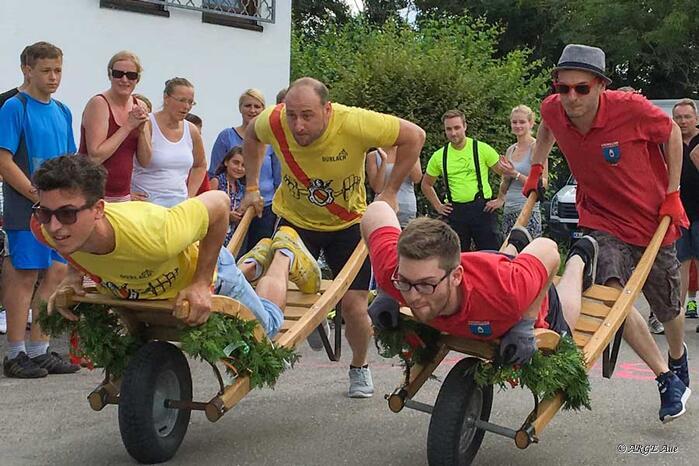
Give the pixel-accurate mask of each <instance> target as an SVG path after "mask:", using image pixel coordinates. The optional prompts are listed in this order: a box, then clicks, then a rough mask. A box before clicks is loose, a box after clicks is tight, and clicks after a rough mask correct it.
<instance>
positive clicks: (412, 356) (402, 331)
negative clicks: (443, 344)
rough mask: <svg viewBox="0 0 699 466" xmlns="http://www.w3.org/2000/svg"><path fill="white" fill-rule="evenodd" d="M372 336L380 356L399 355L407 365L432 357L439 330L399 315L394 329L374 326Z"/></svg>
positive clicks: (425, 361)
mask: <svg viewBox="0 0 699 466" xmlns="http://www.w3.org/2000/svg"><path fill="white" fill-rule="evenodd" d="M408 335H410V336H408ZM415 337H417V339H416V338H415ZM374 338H375V340H376V347H377V349H378V351H379V355H380V356H381V357H384V358H393V357H395V356H399V357H400V358H401V360H402V361H403V363H404V364H406V367H407V366H412V365H413V364H414V363H416V364H425V363H427V362H429V361H431V360H432V359H433V358H434V356H435V355H436V354H437V340H438V339H439V331H438V330H436V329H434V328H432V327H429V326H427V325H423V324H420V323H418V322H416V321H414V320H411V319H406V318H404V317H402V316H401V317H400V319H399V321H398V327H396V328H395V329H391V330H379V329H377V328H374Z"/></svg>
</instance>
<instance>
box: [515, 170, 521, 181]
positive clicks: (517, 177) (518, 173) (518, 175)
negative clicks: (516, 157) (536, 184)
mask: <svg viewBox="0 0 699 466" xmlns="http://www.w3.org/2000/svg"><path fill="white" fill-rule="evenodd" d="M520 176H522V174H521V173H520V172H517V175H516V176H515V181H519V177H520Z"/></svg>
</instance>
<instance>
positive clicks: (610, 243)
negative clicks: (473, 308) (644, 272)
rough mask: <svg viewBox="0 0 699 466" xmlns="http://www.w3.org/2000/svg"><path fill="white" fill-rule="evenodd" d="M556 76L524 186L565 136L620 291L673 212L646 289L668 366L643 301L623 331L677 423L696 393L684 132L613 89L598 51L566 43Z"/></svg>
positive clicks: (587, 220)
mask: <svg viewBox="0 0 699 466" xmlns="http://www.w3.org/2000/svg"><path fill="white" fill-rule="evenodd" d="M553 81H554V82H553V87H554V90H555V94H553V95H551V96H549V97H547V98H546V99H545V100H544V101H543V102H542V104H541V118H542V122H541V125H540V126H539V131H538V134H537V137H536V147H535V149H534V153H533V155H532V171H531V174H530V176H529V178H528V179H527V183H526V184H525V186H524V190H523V193H524V194H525V195H526V194H528V193H529V192H531V191H532V190H534V189H536V183H537V181H538V179H539V178H540V175H541V172H542V170H543V169H542V164H543V163H544V162H545V161H546V158H547V157H548V154H549V152H550V151H551V148H552V147H553V143H554V142H557V143H558V147H559V148H560V149H561V152H563V155H564V156H565V158H566V160H567V161H568V165H569V166H570V171H571V173H572V174H573V175H574V176H575V178H576V180H577V182H578V187H577V199H576V205H577V209H578V213H579V215H580V221H579V225H580V226H581V227H583V228H584V229H586V231H588V232H589V234H590V235H591V236H593V237H594V238H595V239H596V240H597V242H598V243H599V247H600V263H599V268H598V270H597V283H600V284H604V285H607V286H611V287H614V288H618V289H621V288H622V286H623V285H624V284H625V283H626V281H627V280H628V279H629V277H630V276H631V272H632V271H633V268H634V266H635V264H636V263H637V262H638V260H639V259H640V257H641V255H642V253H643V251H644V250H645V247H646V246H647V245H648V243H649V242H650V239H651V238H652V236H653V233H654V232H655V230H656V228H657V227H658V223H659V220H660V218H661V217H663V216H666V215H667V216H670V217H671V219H672V224H671V226H670V229H669V230H668V233H667V234H666V236H665V239H664V241H663V247H661V248H660V251H659V252H658V255H657V257H656V259H655V262H654V264H653V268H652V270H651V272H650V274H649V275H648V279H647V280H646V283H645V285H644V288H643V293H644V295H645V297H646V299H647V300H648V303H649V304H650V308H651V309H653V312H654V313H655V314H656V316H657V317H658V319H659V320H660V321H661V322H662V323H663V324H664V326H665V335H666V337H667V341H668V346H669V355H668V361H667V363H666V362H665V360H664V358H663V355H662V354H661V353H660V350H659V349H658V346H657V345H656V343H655V341H654V340H653V338H652V336H651V335H650V332H649V331H648V328H647V326H646V325H645V321H644V320H643V318H642V317H641V315H640V314H639V312H638V310H636V309H635V308H634V309H632V311H631V313H630V314H629V316H628V317H627V319H626V324H625V330H624V338H625V339H626V341H627V342H628V343H629V345H630V346H631V347H632V348H633V349H634V351H636V353H637V354H638V355H639V356H640V357H641V359H643V360H644V361H645V362H646V364H648V366H649V367H650V368H651V369H652V370H653V372H654V373H655V375H656V377H657V378H656V380H657V382H658V386H659V389H660V398H661V408H660V420H661V421H663V422H668V421H671V420H672V419H674V418H675V417H677V416H680V415H681V414H683V413H684V411H685V404H686V401H687V399H688V398H689V395H690V394H691V391H690V390H689V388H688V386H689V370H688V366H687V347H686V345H685V344H684V319H683V316H682V315H680V309H681V303H680V299H679V288H680V282H679V280H680V275H679V263H678V261H677V256H676V253H675V247H674V245H673V243H674V241H675V240H676V239H677V238H678V237H679V235H680V234H679V232H680V227H681V226H684V227H686V225H687V216H686V215H685V211H684V209H683V207H682V203H681V202H680V196H679V184H680V172H681V167H682V135H681V133H680V129H679V127H678V126H677V124H675V123H674V122H673V121H672V120H671V119H670V118H669V117H668V116H667V115H665V113H664V112H663V111H662V110H660V109H659V108H658V107H656V106H654V105H652V104H651V103H650V102H648V100H646V98H645V97H643V96H641V95H639V94H635V93H629V92H620V91H609V90H606V86H607V85H609V83H611V80H610V79H609V78H607V76H605V56H604V52H603V51H602V50H601V49H599V48H596V47H589V46H586V45H576V44H571V45H568V46H566V48H565V49H564V50H563V54H562V55H561V58H560V59H559V61H558V65H557V67H556V68H554V71H553ZM661 144H665V151H664V152H665V156H664V157H663V152H661V149H660V145H661Z"/></svg>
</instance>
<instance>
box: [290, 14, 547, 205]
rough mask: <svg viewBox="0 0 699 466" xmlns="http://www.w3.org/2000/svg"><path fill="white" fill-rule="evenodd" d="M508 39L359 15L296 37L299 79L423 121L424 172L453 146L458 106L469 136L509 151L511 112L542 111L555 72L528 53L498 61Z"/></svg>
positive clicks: (462, 21)
mask: <svg viewBox="0 0 699 466" xmlns="http://www.w3.org/2000/svg"><path fill="white" fill-rule="evenodd" d="M500 34H501V30H500V29H499V28H497V27H493V26H489V25H487V24H486V23H485V21H484V20H477V19H471V18H468V17H459V18H443V19H434V20H433V19H430V20H425V21H423V22H421V23H420V27H419V29H416V28H414V27H411V26H410V25H407V24H405V23H403V22H401V21H389V22H387V23H386V24H384V25H383V27H376V26H373V25H371V24H369V23H367V22H366V21H364V20H363V19H362V18H355V19H354V20H352V21H350V22H348V23H346V24H345V25H344V26H342V27H338V26H336V25H332V24H331V25H329V26H328V28H327V30H326V31H325V33H324V34H321V35H318V36H314V37H313V38H309V37H306V36H303V35H300V34H294V36H293V38H292V39H293V40H292V79H295V78H298V77H300V76H313V77H316V78H318V79H320V80H322V81H323V82H325V83H326V84H327V85H328V87H329V88H330V91H331V98H332V100H333V101H336V102H340V103H344V104H347V105H353V106H359V107H364V108H369V109H372V110H377V111H380V112H384V113H390V114H394V115H397V116H399V117H402V118H405V119H407V120H410V121H413V122H415V123H417V124H419V125H420V126H421V127H422V128H423V129H425V131H426V133H427V141H426V143H425V147H424V149H423V152H422V156H421V159H422V160H421V162H422V166H423V169H424V167H425V166H426V164H427V161H428V160H429V157H430V156H431V155H432V153H433V152H434V151H435V150H437V149H438V148H439V147H441V146H443V145H444V143H445V140H446V139H445V136H444V128H443V124H442V120H441V116H442V114H443V113H444V112H445V111H446V110H448V109H450V108H459V109H461V110H463V111H464V113H465V114H466V116H467V119H468V130H467V133H468V135H469V136H473V137H475V138H477V139H479V140H482V141H485V142H487V143H489V144H490V145H492V146H493V147H494V148H495V149H496V150H498V151H499V152H500V153H504V151H505V149H506V148H507V147H508V146H509V145H510V144H511V143H512V142H513V141H514V140H513V137H512V135H511V134H510V129H509V114H510V110H511V109H512V107H514V106H515V105H518V104H520V103H525V104H528V105H530V106H531V107H532V108H535V109H536V108H538V103H539V100H540V98H541V97H542V95H543V94H544V92H545V90H546V82H547V80H548V70H547V69H544V68H543V67H542V66H541V64H540V63H539V62H538V61H536V60H533V59H532V58H531V53H530V52H529V51H528V50H525V49H523V50H515V51H512V52H510V53H508V54H506V55H505V56H502V57H497V56H496V51H497V46H498V40H499V37H500ZM494 189H496V187H494ZM422 211H423V212H424V206H423V209H422Z"/></svg>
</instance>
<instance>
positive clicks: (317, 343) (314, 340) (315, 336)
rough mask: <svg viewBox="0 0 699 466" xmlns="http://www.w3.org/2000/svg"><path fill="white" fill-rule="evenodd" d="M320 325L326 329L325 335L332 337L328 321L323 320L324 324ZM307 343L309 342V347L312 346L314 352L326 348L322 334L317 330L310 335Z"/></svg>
mask: <svg viewBox="0 0 699 466" xmlns="http://www.w3.org/2000/svg"><path fill="white" fill-rule="evenodd" d="M320 325H322V326H323V328H324V329H325V335H330V326H329V325H328V319H323V322H322V323H321V324H320ZM306 341H307V342H308V346H310V347H311V349H312V350H313V351H323V349H324V348H325V346H323V339H322V338H321V337H320V332H319V331H318V329H317V328H316V329H315V330H313V332H311V334H310V335H308V338H307V339H306Z"/></svg>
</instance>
